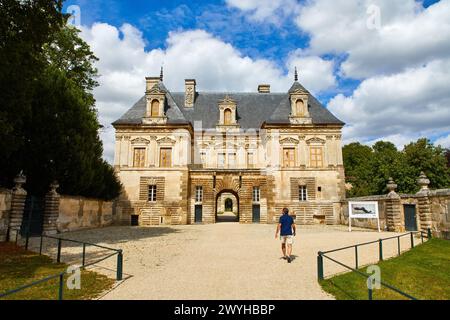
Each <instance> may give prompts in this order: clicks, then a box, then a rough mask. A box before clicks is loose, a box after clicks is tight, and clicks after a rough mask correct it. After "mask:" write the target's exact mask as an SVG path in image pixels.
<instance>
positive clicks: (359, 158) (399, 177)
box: [343, 139, 450, 197]
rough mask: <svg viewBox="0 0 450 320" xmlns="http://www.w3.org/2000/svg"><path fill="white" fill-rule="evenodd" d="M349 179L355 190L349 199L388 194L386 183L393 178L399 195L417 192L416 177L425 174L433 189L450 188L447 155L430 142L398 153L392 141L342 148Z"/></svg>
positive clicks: (350, 191)
mask: <svg viewBox="0 0 450 320" xmlns="http://www.w3.org/2000/svg"><path fill="white" fill-rule="evenodd" d="M343 153H344V166H345V171H346V174H347V177H346V180H347V182H349V183H351V184H352V186H353V188H352V189H351V190H349V191H348V193H347V195H348V196H349V197H357V196H368V195H376V194H385V193H386V192H387V190H386V182H387V181H388V179H389V177H393V178H394V180H395V181H396V183H397V184H398V192H399V193H416V192H417V191H418V189H419V187H418V186H417V182H416V180H417V178H418V177H419V175H420V172H421V171H424V172H425V173H426V174H427V175H428V177H429V178H430V180H431V185H430V187H431V188H435V189H437V188H446V187H450V170H449V168H448V166H447V163H448V162H447V159H446V158H445V152H444V150H443V149H442V148H441V147H436V146H434V145H433V144H432V143H431V142H430V141H428V140H427V139H419V140H418V141H417V142H414V143H411V144H409V145H407V146H405V148H404V150H403V151H399V150H397V148H396V147H395V145H394V144H392V143H390V142H385V141H380V142H377V143H376V144H375V145H374V146H373V147H372V148H371V147H369V146H364V145H361V144H359V143H352V144H349V145H347V146H345V147H344V148H343Z"/></svg>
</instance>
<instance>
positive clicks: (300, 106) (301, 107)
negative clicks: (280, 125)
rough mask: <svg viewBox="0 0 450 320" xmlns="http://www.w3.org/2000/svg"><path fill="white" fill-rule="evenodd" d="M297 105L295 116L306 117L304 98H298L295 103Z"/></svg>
mask: <svg viewBox="0 0 450 320" xmlns="http://www.w3.org/2000/svg"><path fill="white" fill-rule="evenodd" d="M295 106H296V110H295V111H296V113H295V116H297V117H304V116H305V114H306V112H305V111H306V110H305V103H304V102H303V100H301V99H298V100H297V102H296V104H295Z"/></svg>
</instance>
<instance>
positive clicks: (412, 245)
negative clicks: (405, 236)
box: [411, 232, 414, 249]
mask: <svg viewBox="0 0 450 320" xmlns="http://www.w3.org/2000/svg"><path fill="white" fill-rule="evenodd" d="M413 248H414V234H413V233H412V232H411V249H413Z"/></svg>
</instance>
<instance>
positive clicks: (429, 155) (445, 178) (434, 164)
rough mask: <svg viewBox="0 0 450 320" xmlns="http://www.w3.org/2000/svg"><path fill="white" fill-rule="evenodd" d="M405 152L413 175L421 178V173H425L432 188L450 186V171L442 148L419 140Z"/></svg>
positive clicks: (408, 146) (426, 140)
mask: <svg viewBox="0 0 450 320" xmlns="http://www.w3.org/2000/svg"><path fill="white" fill-rule="evenodd" d="M403 152H404V153H405V157H406V161H407V163H408V165H409V166H410V167H411V173H412V174H414V175H415V176H419V175H420V172H421V171H423V172H425V174H426V175H427V176H428V178H429V179H430V182H431V183H430V188H433V189H439V188H446V187H449V186H450V170H449V168H448V166H447V159H446V157H445V150H444V149H443V148H442V147H440V146H437V147H436V146H434V145H433V144H432V143H431V142H430V141H429V140H428V139H419V140H418V141H417V142H414V143H410V144H409V145H407V146H405V149H404V151H403Z"/></svg>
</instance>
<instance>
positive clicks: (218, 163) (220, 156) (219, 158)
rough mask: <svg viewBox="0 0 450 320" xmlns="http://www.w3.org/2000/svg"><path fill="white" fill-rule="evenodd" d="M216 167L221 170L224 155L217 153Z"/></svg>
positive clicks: (223, 164)
mask: <svg viewBox="0 0 450 320" xmlns="http://www.w3.org/2000/svg"><path fill="white" fill-rule="evenodd" d="M217 165H218V166H219V167H222V168H223V167H225V153H219V155H218V159H217Z"/></svg>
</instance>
